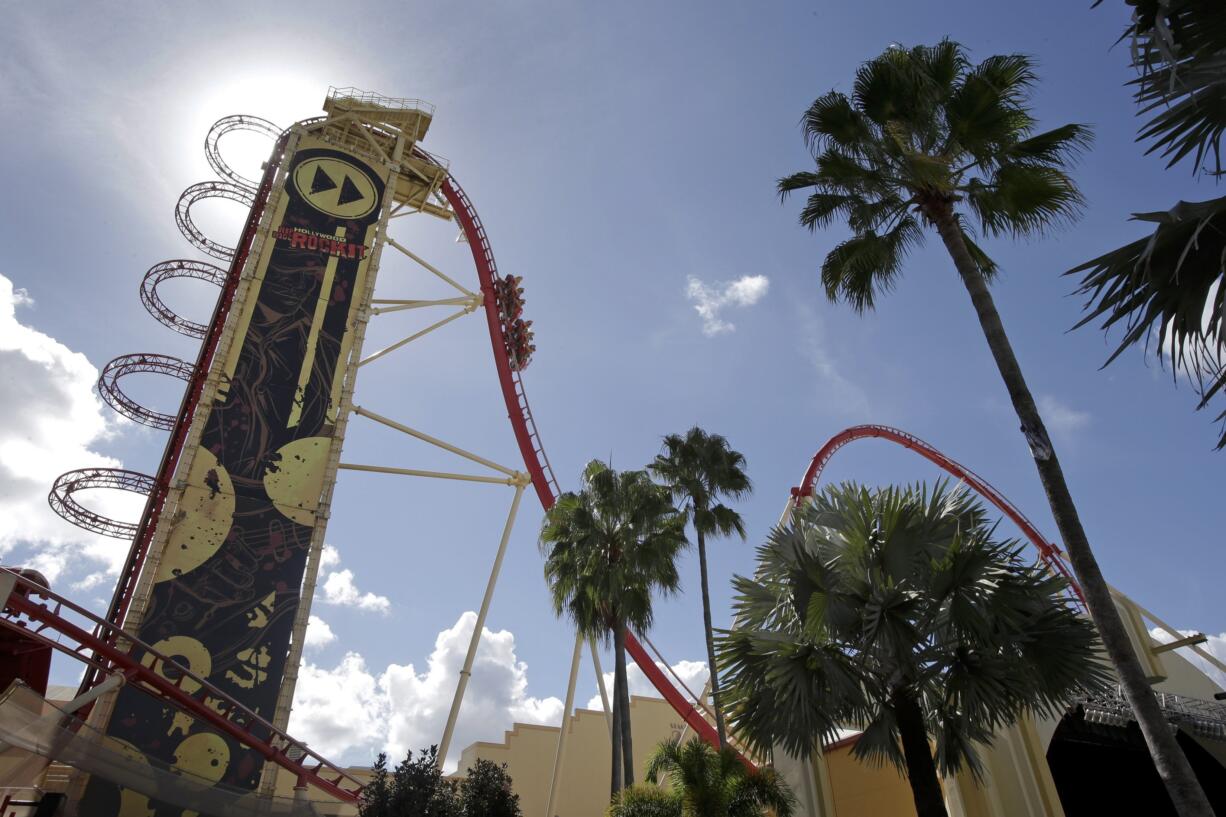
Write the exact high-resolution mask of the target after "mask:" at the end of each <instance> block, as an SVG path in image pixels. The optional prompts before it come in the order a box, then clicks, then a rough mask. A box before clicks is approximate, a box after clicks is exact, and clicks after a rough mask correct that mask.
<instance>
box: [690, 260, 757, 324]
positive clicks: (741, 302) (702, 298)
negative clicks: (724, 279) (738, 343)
mask: <svg viewBox="0 0 1226 817" xmlns="http://www.w3.org/2000/svg"><path fill="white" fill-rule="evenodd" d="M768 289H770V279H769V278H767V277H766V276H765V275H742V276H741V277H740V278H737V279H736V280H735V281H732V282H728V283H720V284H716V285H714V286H708V285H707V284H705V283H703V281H702V280H701V279H699V278H696V277H694V276H693V275H691V276H689V277H688V278H687V279H686V287H685V297H686V298H687V299H689V300H691V301H693V302H694V311H695V312H697V313H698V314H699V315H700V316H702V333H703V334H704V335H706V336H707V337H712V336H714V335H720V334H724V333H725V332H732V331H735V330H736V326H735V325H733V324H732V323H730V322H729V321H726V320H724V319H723V318H721V317H720V313H721V312H722V311H723V310H724V309H725V308H726V307H730V306H731V307H745V306H753V305H754V304H756V303H757V302H758V301H760V300H762V298H763V297H764V296H765V295H766V291H767V290H768Z"/></svg>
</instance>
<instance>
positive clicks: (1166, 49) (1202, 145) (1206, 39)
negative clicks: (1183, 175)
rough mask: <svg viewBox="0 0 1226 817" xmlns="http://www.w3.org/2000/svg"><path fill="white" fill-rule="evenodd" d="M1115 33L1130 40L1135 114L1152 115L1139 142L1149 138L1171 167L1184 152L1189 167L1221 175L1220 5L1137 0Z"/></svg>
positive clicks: (1225, 83)
mask: <svg viewBox="0 0 1226 817" xmlns="http://www.w3.org/2000/svg"><path fill="white" fill-rule="evenodd" d="M1133 5H1135V6H1136V10H1135V14H1134V16H1133V21H1132V23H1131V24H1130V25H1129V26H1128V29H1127V30H1126V31H1125V33H1124V37H1123V38H1121V39H1129V40H1130V41H1131V46H1132V48H1131V54H1132V64H1133V67H1134V68H1136V70H1137V72H1138V76H1137V78H1136V79H1135V80H1133V82H1132V83H1131V84H1132V85H1133V86H1134V87H1135V88H1136V91H1135V98H1136V100H1137V103H1138V104H1139V105H1140V108H1141V109H1140V112H1141V114H1143V115H1144V114H1148V113H1151V112H1154V111H1157V113H1156V114H1155V115H1154V116H1153V117H1152V118H1151V119H1149V120H1148V121H1147V122H1146V123H1145V124H1144V125H1143V126H1142V128H1141V130H1140V133H1139V135H1138V137H1137V138H1138V139H1139V140H1153V144H1152V145H1151V146H1150V148H1149V150H1148V151H1147V152H1151V153H1152V152H1159V153H1160V154H1161V155H1162V156H1164V157H1165V158H1167V159H1168V163H1167V166H1168V167H1171V166H1173V165H1175V164H1177V163H1179V162H1180V161H1182V160H1184V159H1185V158H1188V157H1192V159H1193V164H1192V167H1193V170H1194V172H1196V171H1200V170H1202V169H1207V168H1205V166H1204V161H1205V159H1207V158H1208V157H1209V156H1210V155H1212V157H1213V167H1212V169H1211V170H1209V171H1208V172H1211V173H1213V174H1221V172H1222V164H1221V155H1220V144H1221V137H1222V131H1223V128H1226V34H1224V33H1223V32H1226V6H1223V5H1222V4H1221V3H1219V2H1216V0H1163V1H1162V2H1159V1H1158V0H1137V2H1135V3H1133Z"/></svg>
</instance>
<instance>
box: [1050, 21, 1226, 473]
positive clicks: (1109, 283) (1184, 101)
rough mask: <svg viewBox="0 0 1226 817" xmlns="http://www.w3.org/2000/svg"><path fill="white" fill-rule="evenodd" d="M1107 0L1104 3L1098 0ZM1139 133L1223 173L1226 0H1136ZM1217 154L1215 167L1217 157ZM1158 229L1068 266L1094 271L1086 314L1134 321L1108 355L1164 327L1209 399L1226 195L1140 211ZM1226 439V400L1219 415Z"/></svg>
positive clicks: (1223, 342) (1216, 358)
mask: <svg viewBox="0 0 1226 817" xmlns="http://www.w3.org/2000/svg"><path fill="white" fill-rule="evenodd" d="M1096 5H1097V4H1096ZM1128 5H1131V6H1133V7H1134V14H1133V18H1132V22H1131V23H1130V24H1129V26H1128V28H1127V30H1126V31H1125V34H1124V36H1125V37H1127V38H1129V39H1131V41H1132V48H1131V50H1130V53H1131V54H1132V64H1133V67H1134V68H1135V69H1136V70H1137V77H1136V79H1134V80H1133V81H1132V83H1131V84H1132V85H1133V86H1134V88H1135V89H1136V91H1135V94H1134V96H1135V99H1136V101H1137V105H1138V106H1139V108H1138V114H1139V115H1142V116H1148V117H1149V118H1148V120H1147V121H1146V122H1145V124H1144V125H1143V126H1142V127H1141V132H1140V134H1139V135H1138V137H1137V138H1138V139H1139V140H1149V141H1150V142H1151V144H1150V147H1149V149H1148V150H1147V151H1146V152H1147V153H1154V152H1158V153H1161V155H1162V156H1163V157H1164V158H1166V159H1167V167H1168V168H1170V167H1173V166H1174V165H1176V164H1178V163H1180V162H1181V161H1184V160H1189V161H1191V163H1192V167H1193V169H1194V172H1197V173H1200V172H1203V173H1206V174H1208V175H1210V176H1215V177H1219V178H1220V177H1221V176H1222V175H1223V170H1222V162H1221V140H1222V132H1223V131H1224V130H1226V5H1223V4H1222V3H1221V2H1219V0H1129V3H1128ZM1211 158H1212V160H1213V165H1212V167H1209V166H1207V165H1208V160H1209V159H1211ZM1133 218H1134V219H1135V220H1137V221H1142V222H1148V223H1150V224H1153V225H1155V226H1154V228H1153V232H1152V233H1150V234H1149V235H1148V236H1146V237H1144V238H1140V239H1137V240H1136V241H1133V242H1131V243H1129V244H1126V245H1124V246H1123V247H1120V248H1118V249H1115V250H1112V251H1110V252H1107V253H1104V254H1103V255H1101V256H1099V257H1098V258H1095V259H1093V260H1091V261H1087V262H1086V263H1084V264H1081V265H1080V266H1077V267H1074V268H1073V269H1071V270H1069V271H1068V273H1066V274H1069V275H1072V274H1076V273H1079V272H1080V273H1085V274H1084V276H1083V277H1082V279H1081V285H1080V287H1079V289H1078V291H1079V292H1080V293H1082V294H1084V295H1086V296H1088V300H1087V302H1086V306H1085V313H1086V315H1085V317H1084V318H1083V319H1082V320H1081V321H1080V322H1079V323H1078V324H1077V326H1079V327H1080V326H1084V325H1085V324H1087V323H1090V322H1092V321H1095V320H1098V319H1100V318H1101V319H1102V320H1103V324H1102V328H1103V329H1104V330H1108V329H1110V328H1112V327H1114V326H1120V327H1123V329H1124V334H1123V336H1122V337H1121V339H1120V342H1119V345H1118V346H1117V347H1116V349H1115V351H1114V352H1113V353H1112V354H1111V356H1110V357H1109V358H1108V359H1107V363H1111V361H1113V360H1115V359H1116V358H1117V357H1119V355H1120V353H1121V352H1123V351H1124V350H1125V349H1126V348H1128V347H1130V346H1134V345H1137V344H1139V343H1145V344H1147V345H1148V341H1149V339H1150V337H1151V336H1152V334H1153V333H1154V332H1155V331H1156V333H1157V335H1158V342H1157V343H1156V344H1155V345H1154V350H1155V352H1156V353H1157V354H1158V359H1159V360H1163V361H1165V360H1166V359H1167V358H1169V359H1170V360H1171V363H1172V369H1173V372H1172V373H1173V374H1177V373H1178V372H1180V371H1183V372H1185V373H1187V374H1188V375H1189V376H1191V378H1192V380H1193V381H1194V382H1195V384H1196V390H1197V391H1198V392H1199V393H1200V398H1201V399H1200V403H1199V405H1198V406H1197V408H1198V409H1203V408H1205V407H1206V406H1207V405H1208V404H1209V401H1210V400H1211V399H1212V398H1213V397H1214V395H1216V394H1226V197H1222V198H1217V199H1210V200H1208V201H1200V202H1187V201H1181V202H1179V203H1177V204H1176V205H1175V206H1174V207H1171V208H1170V209H1168V210H1163V211H1159V212H1155V213H1134V214H1133ZM1217 419H1218V421H1219V422H1221V423H1222V435H1221V437H1220V438H1219V439H1218V443H1217V448H1218V449H1219V450H1221V449H1226V410H1224V411H1223V412H1222V413H1221V414H1219V415H1218V417H1217Z"/></svg>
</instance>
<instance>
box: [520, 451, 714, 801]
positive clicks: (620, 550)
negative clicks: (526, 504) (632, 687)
mask: <svg viewBox="0 0 1226 817" xmlns="http://www.w3.org/2000/svg"><path fill="white" fill-rule="evenodd" d="M688 544H689V543H688V542H687V541H686V538H685V518H684V517H683V516H682V515H681V514H680V513H679V512H678V511H677V509H676V508H675V507H673V504H672V502H671V501H670V500H669V496H668V491H667V490H666V489H665V488H663V487H661V486H659V485H656V484H655V483H654V482H652V481H651V478H650V477H649V476H648V475H647V472H646V471H625V472H620V473H619V472H617V471H615V470H613V469H612V468H610V467H609V466H608V465H606V464H605V463H603V462H600V461H599V460H592V461H591V462H589V463H588V464H587V467H586V468H584V470H583V477H582V487H581V488H580V490H579V491H578V492H576V493H572V492H569V491H568V492H566V493H564V494H562V495H561V496H560V497H558V501H557V502H556V503H555V504H554V506H553V507H552V508H550V509H549V511H548V512H547V513H546V514H545V520H544V522H543V523H542V526H541V537H540V546H541V551H542V552H543V553H544V554H545V580H546V582H548V584H549V590H550V593H551V594H552V597H553V608H554V612H555V613H556V614H557V615H559V616H563V615H565V616H567V617H568V618H570V619H571V621H573V622H574V624H575V627H576V628H577V629H578V631H579V633H580V634H582V635H583V636H587V637H596V638H600V639H601V640H602V641H604V642H605V643H608V642H609V641H612V642H613V652H614V672H613V768H612V773H611V782H610V790H611V793H612V794H614V795H615V794H617V792H619V791H621V789H622V787H623V786H627V785H631V784H633V783H634V744H633V740H632V737H631V733H630V692H629V687H628V685H627V682H626V628H627V627H633V628H634V629H635V630H637V631H640V632H643V631H646V630H648V629H649V628H650V627H651V623H652V618H653V615H652V595H653V594H654V593H664V594H671V593H675V592H677V589H678V588H679V587H680V585H681V578H680V576H679V575H678V573H677V564H676V562H677V556H678V554H679V553H680V552H681V551H682V550H683V549H684V548H685V547H686V545H688Z"/></svg>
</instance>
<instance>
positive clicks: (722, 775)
mask: <svg viewBox="0 0 1226 817" xmlns="http://www.w3.org/2000/svg"><path fill="white" fill-rule="evenodd" d="M661 773H664V774H667V775H668V780H669V783H670V785H671V787H672V791H673V793H674V795H675V796H676V797H677V799H678V800H679V801H680V806H681V807H680V809H679V811H680V814H681V817H764V815H765V814H766V813H767V809H769V810H770V811H771V812H772V813H773V814H774V817H791V815H792V810H793V806H794V805H795V798H794V797H793V796H792V792H791V790H790V789H789V788H788V786H787V784H786V783H785V782H784V781H783V779H782V778H780V777H779V775H778V774H776V773H775V771H774V769H757V770H755V769H750V768H749V767H748V766H746V765H745V762H744V761H743V760H742V759H741V756H740V755H738V754H737V752H736V750H735V749H732V748H730V747H728V746H723V747H720V748H719V749H718V750H717V749H714V748H712V747H711V746H710V744H708V743H707V742H706V741H704V740H702V738H690V740H689V742H687V743H684V744H683V743H681V740H680V738H677V739H675V740H670V741H665V742H664V743H661V744H660V745H659V746H657V747H656V750H655V752H653V753H652V756H651V759H650V760H648V761H647V775H646V776H647V779H648V781H650V782H652V783H657V782H659V779H660V775H661Z"/></svg>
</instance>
